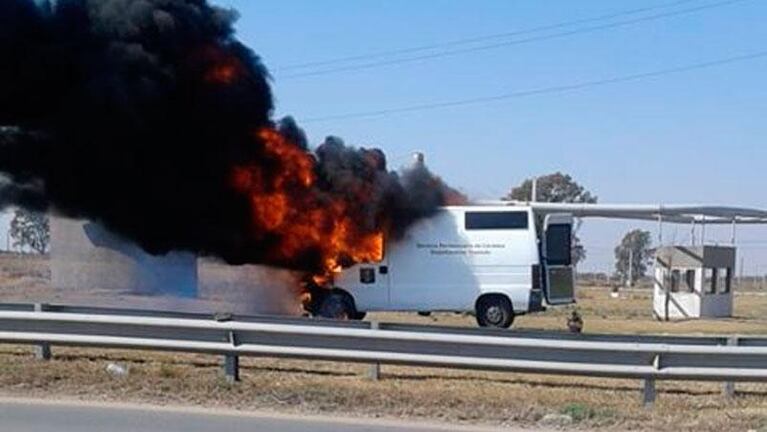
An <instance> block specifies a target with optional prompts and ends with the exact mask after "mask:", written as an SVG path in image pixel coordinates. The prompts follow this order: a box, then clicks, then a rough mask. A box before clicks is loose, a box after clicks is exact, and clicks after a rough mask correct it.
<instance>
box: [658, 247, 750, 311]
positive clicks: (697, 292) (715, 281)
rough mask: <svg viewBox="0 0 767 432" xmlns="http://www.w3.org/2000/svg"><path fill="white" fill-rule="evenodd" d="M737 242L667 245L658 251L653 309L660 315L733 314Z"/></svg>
mask: <svg viewBox="0 0 767 432" xmlns="http://www.w3.org/2000/svg"><path fill="white" fill-rule="evenodd" d="M735 254H736V249H735V247H734V246H710V245H704V246H664V247H661V248H658V249H657V250H656V254H655V269H654V275H655V284H654V285H655V286H654V292H653V313H654V314H655V316H656V317H657V318H659V319H663V320H673V319H691V318H716V317H730V316H732V300H733V292H732V291H733V290H732V287H733V283H732V278H733V275H734V274H735Z"/></svg>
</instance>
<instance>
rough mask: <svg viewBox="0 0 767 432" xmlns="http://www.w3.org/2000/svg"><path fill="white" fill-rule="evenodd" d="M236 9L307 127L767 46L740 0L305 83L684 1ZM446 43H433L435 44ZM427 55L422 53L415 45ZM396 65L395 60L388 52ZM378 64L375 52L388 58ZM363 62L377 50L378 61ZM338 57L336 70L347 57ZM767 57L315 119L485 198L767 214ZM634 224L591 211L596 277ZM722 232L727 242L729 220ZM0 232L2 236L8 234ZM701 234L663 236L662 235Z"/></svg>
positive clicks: (761, 28)
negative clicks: (709, 207)
mask: <svg viewBox="0 0 767 432" xmlns="http://www.w3.org/2000/svg"><path fill="white" fill-rule="evenodd" d="M215 3H217V4H220V5H228V6H232V7H234V8H235V9H237V10H239V11H240V13H241V19H240V21H239V22H238V24H237V29H238V36H239V37H240V38H241V39H242V40H243V41H244V42H245V43H246V44H248V45H249V46H251V47H252V48H253V49H254V50H255V51H256V52H257V53H258V54H260V55H261V56H262V58H263V60H264V62H265V63H266V64H267V66H268V67H269V69H270V70H271V72H272V75H273V77H274V82H273V87H274V93H275V97H276V102H277V115H280V116H281V115H286V114H291V115H293V116H294V117H296V118H297V120H298V121H299V123H301V120H302V119H308V118H317V117H324V116H332V115H337V114H347V113H355V112H364V111H371V110H373V111H374V110H380V109H389V108H399V107H405V106H411V105H418V104H422V103H433V102H444V101H452V100H461V99H470V98H475V97H485V96H493V95H497V94H502V93H509V92H516V91H525V90H532V89H538V88H545V87H553V86H561V85H569V84H577V83H580V82H584V81H594V80H600V79H606V78H612V77H618V76H624V75H632V74H637V73H643V72H652V71H656V70H661V69H668V68H673V67H677V66H685V65H689V64H695V63H701V62H707V61H711V60H717V59H722V58H728V57H733V56H738V55H742V54H749V53H754V52H758V51H762V50H765V49H767V47H765V44H764V41H766V40H767V26H765V25H764V22H765V18H767V1H762V0H743V1H736V2H733V3H731V4H723V5H720V6H717V7H711V8H708V9H703V10H700V11H697V12H694V13H687V14H679V15H676V16H670V17H666V18H661V19H656V20H648V21H645V22H639V23H636V24H633V25H626V26H621V27H616V28H608V29H603V30H598V31H592V32H587V33H582V34H575V35H571V36H568V37H559V38H551V39H548V40H541V41H537V42H529V43H523V44H516V45H510V46H505V47H502V48H497V49H489V50H485V51H478V52H472V53H465V54H461V55H454V56H449V57H444V58H436V59H430V60H423V61H417V62H412V63H405V64H398V65H390V66H382V67H376V68H370V69H365V70H358V71H347V72H339V73H333V74H326V75H317V76H305V77H293V78H291V77H290V76H289V75H291V74H295V73H299V72H311V71H314V70H316V69H305V70H296V69H293V70H290V69H286V67H287V66H290V65H295V64H301V63H306V62H313V61H323V60H328V59H334V58H339V57H347V56H355V55H365V54H369V53H376V52H379V51H388V50H393V49H395V50H396V49H402V48H409V47H413V46H421V45H430V44H435V43H441V42H447V41H452V40H457V39H462V38H472V37H477V36H484V35H490V34H497V33H505V32H513V31H517V30H525V29H529V28H532V27H539V26H546V25H550V24H557V23H560V22H565V21H572V20H579V19H588V18H592V17H596V16H602V15H606V14H611V13H616V12H620V11H625V10H630V9H637V8H652V7H656V6H662V5H669V4H671V3H674V1H673V0H647V1H638V0H631V1H629V0H623V1H610V0H588V1H587V0H582V1H577V2H576V1H572V0H547V1H534V0H516V1H512V0H475V1H465V0H421V1H412V0H387V1H373V0H369V1H352V0H322V1H316V0H281V1H252V0H218V1H215ZM720 3H723V2H722V1H718V0H688V1H686V2H680V3H679V4H677V5H676V6H672V7H667V8H661V9H654V10H651V11H647V12H645V13H642V14H636V15H633V16H624V17H619V18H615V19H612V20H604V21H599V22H592V23H589V24H581V25H575V26H569V27H563V28H559V29H556V30H550V31H544V32H540V33H531V34H526V35H523V36H519V37H516V38H506V39H500V40H493V41H489V42H491V43H492V42H497V41H503V40H517V39H521V38H530V37H533V38H534V37H545V36H546V35H551V34H554V33H561V32H565V31H570V30H576V29H580V28H585V27H591V26H594V25H604V24H609V23H613V22H617V21H625V20H627V19H632V18H637V17H646V16H650V15H656V14H664V13H671V12H675V11H680V10H685V9H691V8H697V7H705V6H706V5H714V4H716V5H718V4H720ZM432 52H434V51H428V52H426V53H427V54H429V53H432ZM419 54H423V53H419ZM387 59H389V58H384V59H383V60H387ZM378 60H381V59H372V61H378ZM368 61H369V60H368ZM343 65H344V64H335V65H332V66H329V67H337V66H343ZM765 72H767V58H766V57H762V58H760V59H756V60H752V61H746V62H740V63H733V64H728V65H723V66H719V67H714V68H709V69H701V70H695V71H691V72H688V73H680V74H672V75H666V76H662V77H657V78H652V79H647V80H642V81H634V82H626V83H619V84H614V85H609V86H601V87H590V88H587V89H583V90H579V91H573V92H567V93H554V94H545V95H538V96H530V97H525V98H516V99H510V100H506V101H501V102H496V103H489V104H477V105H471V106H464V107H455V108H445V109H438V110H430V111H422V112H412V113H403V114H396V115H389V116H384V117H379V118H373V119H346V120H331V121H325V122H312V123H306V124H304V127H305V129H306V131H307V133H308V135H309V137H310V139H311V140H312V142H313V143H314V144H317V143H319V142H321V141H322V139H323V138H324V137H325V136H326V135H328V134H335V135H338V136H341V137H343V138H344V139H345V140H346V141H347V143H349V144H353V145H358V146H376V147H380V148H382V149H384V150H385V151H386V153H387V154H388V156H389V159H390V163H391V165H393V166H398V165H401V164H404V163H406V162H407V161H408V158H409V155H410V153H411V152H413V151H414V150H419V151H423V152H424V153H426V160H427V163H428V164H429V166H430V167H431V168H432V169H433V170H434V171H436V172H437V173H439V174H440V175H441V176H442V177H444V178H445V179H446V180H447V181H448V182H449V183H451V184H452V185H454V186H456V187H458V188H460V189H461V190H463V191H465V192H466V193H467V194H469V195H470V196H471V197H472V198H476V199H495V198H498V197H499V196H500V195H502V194H503V193H505V191H507V190H508V188H509V187H510V186H511V185H514V184H517V183H519V182H520V181H521V180H523V179H524V178H527V177H530V176H533V175H536V174H545V173H549V172H553V171H557V170H560V171H564V172H567V173H570V174H572V175H573V176H574V177H575V178H576V179H577V180H578V181H579V182H581V183H582V184H583V185H585V186H586V187H587V188H589V189H590V190H592V191H593V192H594V193H596V194H597V195H598V196H599V198H600V200H601V201H602V202H667V203H670V202H676V203H687V202H703V203H723V204H733V205H745V206H753V207H761V208H767V196H765V194H764V193H763V190H762V185H763V184H765V180H767V172H765V170H764V169H763V164H764V162H765V161H766V160H767V157H765V156H767V147H766V146H764V145H763V141H764V137H765V136H767V133H766V132H767V122H765V121H764V119H763V117H764V114H765V112H767V85H765V82H764V77H765ZM633 226H646V227H648V228H650V229H652V230H655V225H653V224H650V225H638V224H634V223H616V222H601V221H592V220H590V221H586V222H585V223H584V226H583V229H582V237H583V238H584V241H585V244H586V246H587V249H588V250H589V256H590V258H589V259H588V260H587V262H586V263H585V265H584V266H583V267H582V268H583V269H585V270H589V269H598V270H607V269H608V268H609V267H610V266H611V265H612V251H611V249H612V247H613V245H614V244H615V243H616V242H617V239H618V238H619V237H620V235H621V234H622V232H624V231H625V230H627V229H629V228H631V227H633ZM712 232H714V230H709V231H708V233H709V234H710V237H712V238H714V239H718V240H725V239H728V238H729V229H727V230H719V231H717V232H714V234H713V235H712ZM3 236H4V233H0V240H4V238H3ZM739 236H740V238H741V239H746V238H747V240H748V241H749V244H748V245H744V248H743V249H742V250H741V252H742V253H741V256H743V257H744V258H746V260H747V269H746V270H747V272H751V271H755V270H756V268H757V266H761V267H763V268H764V270H765V271H767V227H760V228H750V229H747V230H741V232H740V235H739ZM673 237H675V238H676V239H677V240H679V241H686V240H687V239H688V238H689V228H688V227H679V228H678V229H674V228H672V227H670V226H669V227H667V228H666V239H671V238H673Z"/></svg>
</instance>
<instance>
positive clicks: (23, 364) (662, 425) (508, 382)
mask: <svg viewBox="0 0 767 432" xmlns="http://www.w3.org/2000/svg"><path fill="white" fill-rule="evenodd" d="M5 258H6V257H0V301H8V300H9V299H14V300H16V301H22V300H25V299H30V297H29V296H38V295H40V296H46V295H50V296H55V293H54V292H51V291H50V289H49V288H46V280H45V277H46V273H45V267H46V263H45V260H44V259H40V260H39V261H34V262H33V261H29V262H26V263H25V262H24V260H23V259H21V261H14V262H11V263H9V262H6V260H5ZM13 259H14V260H15V259H16V258H13ZM6 266H15V269H16V270H17V272H16V273H15V275H14V276H13V277H11V276H9V275H11V272H8V273H6V272H5V269H6ZM24 266H29V268H30V270H32V271H31V272H30V273H29V275H31V276H25V274H24V271H23V268H24ZM19 268H22V271H18V269H19ZM19 273H21V275H20V276H19ZM25 277H26V279H25ZM9 281H10V282H9ZM6 284H8V285H6ZM25 289H28V290H29V291H25ZM46 290H49V291H46ZM30 293H31V294H30ZM25 294H27V295H28V297H24V295H25ZM758 294H759V293H748V294H745V295H740V296H738V297H736V302H735V315H736V317H734V318H730V319H723V320H694V321H693V320H691V321H684V322H672V323H666V322H658V321H655V320H654V319H653V318H652V314H651V309H650V304H651V299H650V295H649V292H647V291H641V290H640V291H628V292H626V291H624V292H621V296H620V298H618V299H615V298H611V297H610V295H609V289H608V288H607V287H598V286H597V287H589V288H584V289H580V290H579V291H578V304H577V306H576V307H577V308H578V310H579V311H580V313H581V314H582V316H583V318H584V321H585V328H584V331H586V332H592V333H596V332H599V333H602V332H631V333H686V334H690V333H691V334H709V333H716V334H728V333H742V334H747V333H767V320H765V318H764V317H763V315H764V314H763V312H764V311H765V310H767V296H763V295H758ZM569 310H570V309H569V308H552V309H551V310H549V311H547V312H546V313H543V314H535V315H526V316H521V317H518V319H517V321H516V322H515V327H516V328H531V329H560V330H563V329H564V328H565V322H566V317H567V315H568V314H569ZM371 319H377V320H381V321H406V322H418V323H431V324H439V325H457V326H467V325H468V326H474V325H475V323H474V319H473V317H471V316H467V315H462V314H448V313H438V314H433V315H432V316H430V317H420V316H417V315H415V314H400V313H381V314H371ZM53 354H54V359H53V360H52V361H50V362H40V361H37V360H35V359H34V357H33V355H32V350H31V348H29V347H22V346H11V345H0V395H2V396H24V397H41V398H75V399H82V400H91V401H126V402H139V403H150V404H157V405H163V404H172V405H179V404H181V405H198V406H207V407H218V406H221V407H227V408H236V409H242V410H252V409H259V410H264V409H266V410H274V411H280V412H289V413H312V414H330V415H344V416H362V417H387V418H408V419H424V420H436V421H445V422H451V423H471V424H477V423H481V424H489V425H501V426H503V425H514V426H520V425H522V426H526V425H527V426H540V425H542V423H541V422H542V420H543V419H544V417H546V416H547V415H549V414H553V415H562V414H564V415H567V416H569V417H570V418H572V420H573V423H572V427H576V428H579V429H587V428H594V429H603V430H615V429H621V430H625V429H628V430H659V431H672V430H673V431H677V430H695V431H702V432H705V431H716V432H721V431H725V430H749V429H753V430H764V431H765V432H767V386H765V385H763V384H737V390H738V395H737V397H736V398H734V399H726V398H724V397H723V396H722V395H721V390H722V385H721V384H720V383H698V382H665V381H664V382H659V383H658V384H657V386H658V387H657V389H658V399H657V402H656V405H655V407H654V408H653V409H645V408H643V407H642V405H641V399H640V390H641V382H639V381H638V380H621V379H600V378H587V377H566V376H549V375H532V374H516V373H498V372H479V371H464V370H450V369H431V368H419V367H404V366H387V365H384V366H383V367H382V371H381V380H380V381H370V380H368V379H366V373H365V372H366V368H367V366H366V365H360V364H341V363H332V362H324V361H303V360H285V359H269V358H243V359H241V377H242V381H241V382H239V383H236V384H229V383H227V382H226V380H225V379H223V377H222V363H223V359H221V358H220V357H218V356H211V355H196V354H194V355H193V354H174V353H163V352H143V351H123V350H103V349H82V348H66V347H54V348H53ZM109 363H119V364H121V365H125V366H126V367H127V368H128V370H129V375H128V376H124V377H114V376H112V375H110V374H109V373H107V371H106V367H107V365H108V364H109Z"/></svg>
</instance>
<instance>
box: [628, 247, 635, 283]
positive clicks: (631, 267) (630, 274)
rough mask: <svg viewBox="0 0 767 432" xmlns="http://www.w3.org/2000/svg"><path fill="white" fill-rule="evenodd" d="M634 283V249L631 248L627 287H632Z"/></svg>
mask: <svg viewBox="0 0 767 432" xmlns="http://www.w3.org/2000/svg"><path fill="white" fill-rule="evenodd" d="M632 285H634V249H629V271H628V279H627V280H626V287H627V288H631V286H632Z"/></svg>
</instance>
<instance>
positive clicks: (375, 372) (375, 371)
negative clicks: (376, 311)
mask: <svg viewBox="0 0 767 432" xmlns="http://www.w3.org/2000/svg"><path fill="white" fill-rule="evenodd" d="M370 330H378V321H370ZM380 378H381V363H372V364H371V365H370V366H368V379H370V380H372V381H378V380H379V379H380Z"/></svg>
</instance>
